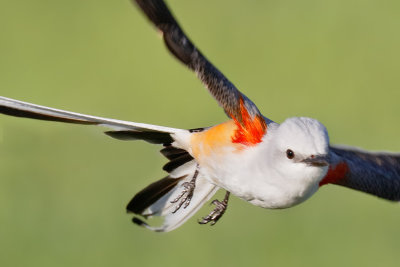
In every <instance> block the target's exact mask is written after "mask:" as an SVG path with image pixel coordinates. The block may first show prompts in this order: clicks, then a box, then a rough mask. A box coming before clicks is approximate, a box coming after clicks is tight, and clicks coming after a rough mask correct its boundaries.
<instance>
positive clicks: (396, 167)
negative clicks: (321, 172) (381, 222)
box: [320, 146, 400, 201]
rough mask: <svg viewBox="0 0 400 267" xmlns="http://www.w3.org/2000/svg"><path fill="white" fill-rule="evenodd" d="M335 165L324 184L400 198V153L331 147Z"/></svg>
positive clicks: (395, 198) (398, 199) (391, 198)
mask: <svg viewBox="0 0 400 267" xmlns="http://www.w3.org/2000/svg"><path fill="white" fill-rule="evenodd" d="M330 151H331V160H332V165H331V168H330V169H329V171H328V174H327V175H326V177H325V178H324V179H323V180H322V181H321V183H320V185H324V184H327V183H332V184H337V185H342V186H346V187H349V188H352V189H355V190H359V191H363V192H366V193H369V194H372V195H375V196H378V197H381V198H384V199H387V200H392V201H400V154H393V153H388V152H367V151H363V150H360V149H356V148H350V147H346V148H342V147H334V146H333V147H331V148H330Z"/></svg>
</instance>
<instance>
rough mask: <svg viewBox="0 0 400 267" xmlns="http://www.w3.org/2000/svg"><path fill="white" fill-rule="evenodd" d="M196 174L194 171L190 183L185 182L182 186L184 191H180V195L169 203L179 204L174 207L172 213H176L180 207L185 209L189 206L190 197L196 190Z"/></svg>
mask: <svg viewBox="0 0 400 267" xmlns="http://www.w3.org/2000/svg"><path fill="white" fill-rule="evenodd" d="M198 173H199V172H198V171H197V170H196V172H195V173H194V175H193V178H192V180H190V182H185V183H183V184H182V186H183V187H184V189H183V190H182V193H180V194H179V196H178V197H177V198H175V199H174V200H172V201H171V203H178V202H179V203H178V205H176V207H175V209H174V211H173V212H172V213H175V212H177V211H178V210H179V209H180V208H181V207H182V206H183V208H184V209H186V208H187V206H189V204H190V201H191V200H192V197H193V192H194V189H195V188H196V178H197V175H198Z"/></svg>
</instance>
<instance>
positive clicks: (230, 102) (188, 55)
mask: <svg viewBox="0 0 400 267" xmlns="http://www.w3.org/2000/svg"><path fill="white" fill-rule="evenodd" d="M134 2H136V3H137V5H138V6H139V7H140V8H141V9H142V10H143V12H144V13H145V14H146V15H147V17H148V18H149V19H150V21H151V22H153V24H154V25H155V26H156V27H157V28H158V29H159V30H160V31H161V32H162V33H163V38H164V42H165V44H166V46H167V47H168V49H169V51H170V52H171V53H172V54H173V55H174V56H175V57H176V58H177V59H179V60H180V61H181V62H182V63H183V64H185V65H186V66H187V67H189V68H190V69H191V70H193V71H194V72H195V73H196V74H197V76H198V77H199V79H200V80H201V81H202V82H203V84H204V85H205V87H206V88H207V89H208V90H209V92H210V93H211V95H212V96H213V97H214V98H215V99H216V100H217V101H218V103H219V104H220V106H221V107H222V108H223V109H224V110H225V113H226V114H227V115H228V116H230V117H234V118H235V119H237V120H238V121H239V122H240V123H242V124H243V120H242V114H241V111H240V99H242V100H243V102H244V106H245V107H246V109H247V112H248V113H249V115H250V116H252V117H253V118H254V117H255V116H260V117H261V118H263V116H262V115H261V113H260V111H259V110H258V108H257V107H256V105H255V104H254V103H253V102H252V101H251V100H250V99H248V98H247V97H246V96H245V95H244V94H242V93H241V92H240V91H239V90H238V89H237V88H236V87H235V86H234V85H233V84H232V83H231V82H230V81H229V80H228V79H227V78H226V77H225V76H224V75H223V74H222V73H221V72H220V71H219V70H218V69H217V68H216V67H215V66H214V65H213V64H211V62H209V61H208V60H207V58H206V57H205V56H203V54H202V53H201V52H200V51H199V50H198V49H197V48H196V47H195V46H194V44H193V43H192V42H191V41H190V40H189V38H188V37H187V36H186V35H185V33H184V32H183V30H182V29H181V27H180V26H179V24H178V23H177V21H176V20H175V18H174V17H173V15H172V14H171V12H170V11H169V9H168V7H167V5H166V4H165V3H164V1H161V0H135V1H134ZM267 122H271V121H270V120H268V119H267Z"/></svg>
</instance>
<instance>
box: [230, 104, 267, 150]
mask: <svg viewBox="0 0 400 267" xmlns="http://www.w3.org/2000/svg"><path fill="white" fill-rule="evenodd" d="M239 105H240V106H239V108H240V114H241V116H242V123H240V121H239V120H238V119H237V118H235V117H234V116H231V118H232V119H233V120H234V122H235V124H236V126H237V129H236V131H235V132H234V134H233V136H232V143H240V144H244V145H248V146H251V145H255V144H258V143H260V142H261V140H262V138H263V136H264V135H265V133H266V132H267V124H266V123H265V120H264V118H263V117H262V116H260V115H258V114H257V115H256V116H255V117H254V118H252V117H251V116H250V114H249V112H248V111H247V109H246V107H245V105H244V101H243V98H242V97H240V99H239Z"/></svg>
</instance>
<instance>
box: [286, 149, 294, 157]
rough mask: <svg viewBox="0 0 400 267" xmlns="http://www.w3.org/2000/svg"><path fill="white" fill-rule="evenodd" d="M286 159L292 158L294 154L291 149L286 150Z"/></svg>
mask: <svg viewBox="0 0 400 267" xmlns="http://www.w3.org/2000/svg"><path fill="white" fill-rule="evenodd" d="M286 157H287V158H288V159H293V158H294V152H293V151H292V150H291V149H288V150H286Z"/></svg>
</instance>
